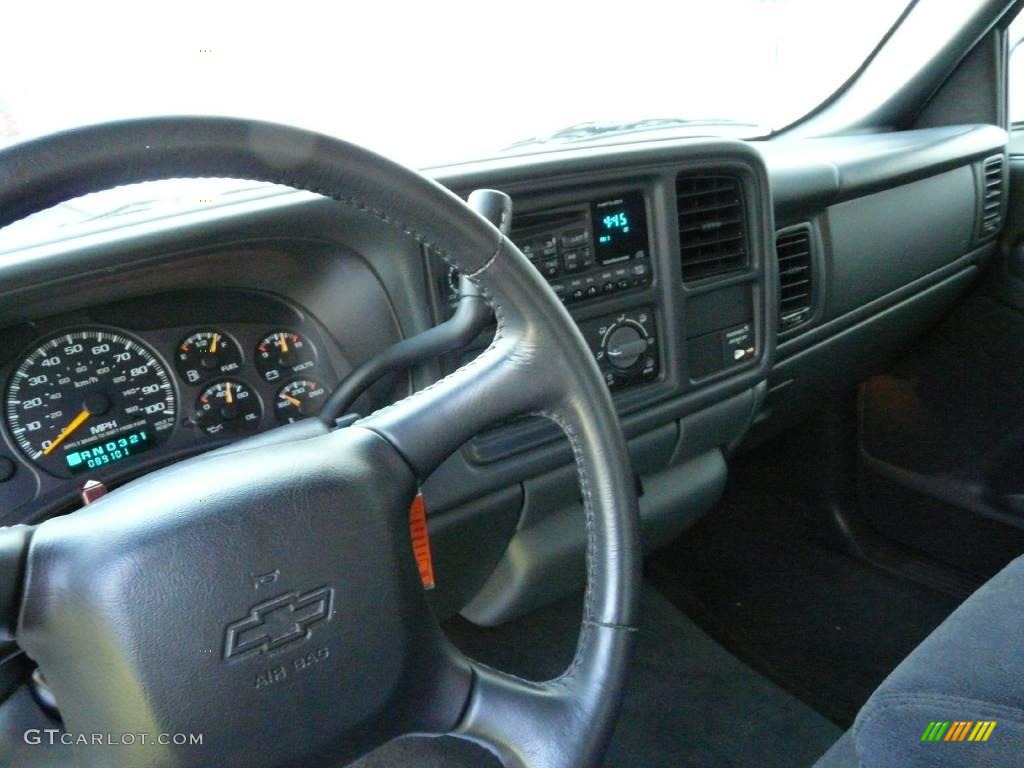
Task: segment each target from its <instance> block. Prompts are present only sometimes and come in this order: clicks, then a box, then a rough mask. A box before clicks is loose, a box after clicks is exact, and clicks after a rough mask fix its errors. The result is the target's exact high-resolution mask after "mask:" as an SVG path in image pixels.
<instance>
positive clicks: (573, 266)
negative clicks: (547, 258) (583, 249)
mask: <svg viewBox="0 0 1024 768" xmlns="http://www.w3.org/2000/svg"><path fill="white" fill-rule="evenodd" d="M562 263H563V264H564V265H565V271H566V272H579V271H580V270H581V269H583V259H582V258H581V256H580V252H579V251H566V252H564V253H563V254H562Z"/></svg>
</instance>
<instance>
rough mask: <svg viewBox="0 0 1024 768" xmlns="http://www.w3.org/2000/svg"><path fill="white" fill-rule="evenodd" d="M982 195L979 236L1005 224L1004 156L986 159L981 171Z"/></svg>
mask: <svg viewBox="0 0 1024 768" xmlns="http://www.w3.org/2000/svg"><path fill="white" fill-rule="evenodd" d="M981 180H982V195H981V212H980V216H979V220H980V222H981V223H980V225H979V227H980V228H979V231H978V237H988V236H989V235H991V234H994V233H995V232H998V231H999V228H1000V227H1001V226H1002V224H1003V156H1002V155H994V156H992V157H990V158H988V159H987V160H985V163H984V165H983V166H982V172H981Z"/></svg>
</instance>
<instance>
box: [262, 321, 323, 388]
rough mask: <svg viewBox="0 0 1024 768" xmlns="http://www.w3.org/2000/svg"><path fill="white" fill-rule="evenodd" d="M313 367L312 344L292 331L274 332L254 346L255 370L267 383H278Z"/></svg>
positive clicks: (314, 357)
mask: <svg viewBox="0 0 1024 768" xmlns="http://www.w3.org/2000/svg"><path fill="white" fill-rule="evenodd" d="M314 365H316V350H314V349H313V345H312V343H310V342H309V341H307V340H306V339H305V338H304V337H303V336H302V335H301V334H298V333H295V332H293V331H274V332H273V333H271V334H269V335H267V336H266V337H264V338H263V340H262V341H260V343H259V344H257V345H256V370H258V371H259V372H260V375H261V376H262V377H263V378H264V379H265V380H267V381H279V380H281V379H283V378H286V377H288V376H291V375H292V374H296V373H301V372H302V371H306V370H309V369H310V368H312V367H313V366H314Z"/></svg>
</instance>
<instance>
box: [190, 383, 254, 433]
mask: <svg viewBox="0 0 1024 768" xmlns="http://www.w3.org/2000/svg"><path fill="white" fill-rule="evenodd" d="M262 415H263V406H262V405H260V399H259V396H258V395H257V394H256V393H255V392H253V391H252V390H251V389H250V388H249V387H248V385H246V384H243V383H242V382H240V381H235V380H234V379H227V380H225V381H218V382H215V383H214V384H211V385H210V386H209V387H207V388H206V389H204V390H203V391H202V393H201V394H200V395H199V399H198V400H196V424H198V425H199V428H200V429H202V430H203V431H204V432H206V434H208V435H227V434H239V433H245V432H255V431H256V428H257V427H259V425H260V418H261V417H262Z"/></svg>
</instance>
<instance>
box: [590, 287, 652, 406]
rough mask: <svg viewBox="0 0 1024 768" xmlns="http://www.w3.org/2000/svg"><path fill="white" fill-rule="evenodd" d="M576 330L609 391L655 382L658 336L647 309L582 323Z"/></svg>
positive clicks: (650, 313)
mask: <svg viewBox="0 0 1024 768" xmlns="http://www.w3.org/2000/svg"><path fill="white" fill-rule="evenodd" d="M580 330H581V331H582V332H583V338H585V339H586V340H587V344H588V345H589V346H590V349H591V351H592V352H593V353H594V357H596V358H597V364H598V366H599V367H600V368H601V373H602V374H603V375H604V381H605V383H606V384H607V385H608V386H609V387H610V388H611V389H619V388H621V387H626V386H629V385H631V384H640V383H643V382H645V381H651V380H653V379H655V378H657V376H658V368H659V364H658V358H659V355H658V334H657V332H656V331H657V329H656V328H655V325H654V312H653V311H652V308H651V307H641V308H639V309H634V310H632V311H628V312H619V313H616V314H614V315H608V316H606V317H599V318H596V319H594V320H586V321H584V322H582V323H580Z"/></svg>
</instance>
